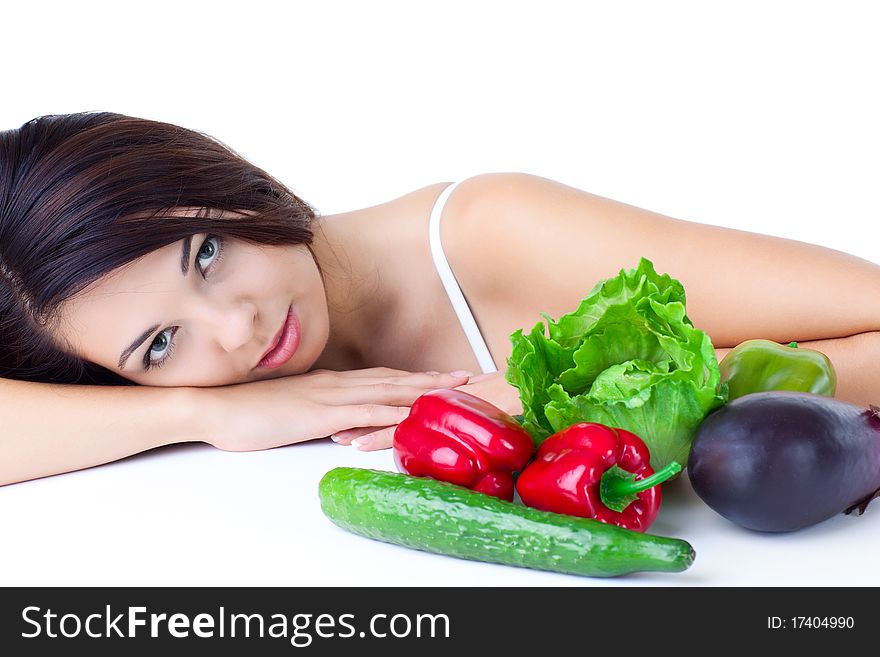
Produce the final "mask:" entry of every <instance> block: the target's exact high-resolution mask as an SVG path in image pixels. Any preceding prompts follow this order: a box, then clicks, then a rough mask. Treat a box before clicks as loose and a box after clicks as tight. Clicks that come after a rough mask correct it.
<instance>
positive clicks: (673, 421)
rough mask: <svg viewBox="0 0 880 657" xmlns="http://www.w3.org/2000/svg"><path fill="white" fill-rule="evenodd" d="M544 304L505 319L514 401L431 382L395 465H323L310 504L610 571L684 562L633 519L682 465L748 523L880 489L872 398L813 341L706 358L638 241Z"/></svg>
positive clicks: (671, 282) (381, 527) (381, 534)
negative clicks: (572, 303)
mask: <svg viewBox="0 0 880 657" xmlns="http://www.w3.org/2000/svg"><path fill="white" fill-rule="evenodd" d="M542 315H543V317H544V318H545V319H546V320H547V334H545V327H544V323H543V322H538V324H536V325H535V327H534V328H532V330H531V332H530V333H528V334H524V333H523V331H522V330H517V331H516V332H514V333H513V334H512V335H511V336H510V339H511V342H512V344H513V350H512V354H511V357H510V358H509V359H508V362H507V364H508V370H507V373H506V380H507V382H508V383H510V384H511V385H513V386H515V387H516V388H517V389H518V391H519V396H520V400H521V401H522V405H523V415H522V416H518V418H513V417H511V416H510V415H508V414H507V413H505V412H503V411H502V410H501V409H499V408H497V407H495V406H493V405H492V404H490V403H489V402H487V401H485V400H482V399H479V398H477V397H475V396H473V395H470V394H468V393H466V392H464V391H462V390H446V389H439V390H432V391H430V392H427V393H425V394H423V395H422V396H421V397H419V398H418V399H417V400H416V401H415V403H414V404H413V405H412V407H411V409H410V413H409V416H408V417H407V418H406V419H405V420H404V421H403V422H401V423H400V424H399V425H398V427H397V429H396V432H395V436H394V445H393V447H394V460H395V463H396V465H397V468H398V470H400V471H401V474H395V473H385V472H378V471H373V470H364V469H360V468H336V469H334V470H332V471H330V472H328V473H327V474H326V475H325V477H324V478H323V479H322V480H321V484H320V486H319V495H320V499H321V506H322V509H323V511H324V513H325V514H326V515H327V516H328V517H329V518H330V519H331V520H332V521H333V522H334V523H336V524H337V525H339V526H341V527H343V528H345V529H347V530H349V531H352V532H354V533H357V534H360V535H363V536H367V537H370V538H374V539H377V540H381V541H387V542H391V543H396V544H398V545H405V546H409V547H413V548H416V549H420V550H428V551H431V552H438V553H441V554H447V555H451V556H456V557H460V558H464V559H476V560H480V561H493V562H497V563H504V564H509V565H515V566H524V567H530V568H541V569H545V570H553V571H558V572H565V573H571V574H577V575H591V576H600V577H606V576H616V575H623V574H626V573H631V572H636V571H643V570H656V571H667V572H679V571H682V570H685V569H687V568H688V567H689V566H690V565H691V564H692V563H693V560H694V551H693V548H692V547H691V546H690V545H689V544H688V543H687V542H686V541H683V540H681V539H677V538H667V537H661V536H652V535H649V534H647V533H646V530H647V529H648V528H649V526H650V525H651V523H652V522H653V521H654V519H655V518H656V517H657V514H658V512H659V510H660V502H661V484H662V482H664V481H666V480H667V479H669V478H670V477H673V476H675V475H676V474H677V473H678V472H679V471H680V470H681V469H682V467H684V466H685V465H687V469H688V476H689V478H690V481H691V484H692V486H693V489H694V491H695V493H696V494H697V495H698V496H699V497H700V498H701V499H702V500H703V501H704V502H706V504H708V505H709V506H710V507H711V508H712V509H714V510H715V511H716V512H717V513H719V514H720V515H722V516H723V517H725V518H727V519H728V520H730V521H732V522H734V523H737V524H739V525H741V526H743V527H745V528H748V529H752V530H757V531H772V532H779V531H793V530H797V529H801V528H804V527H807V526H810V525H813V524H815V523H818V522H821V521H823V520H825V519H827V518H830V517H831V516H834V515H837V514H839V513H841V512H842V511H845V512H846V513H850V512H852V511H855V510H858V511H859V513H863V512H864V511H865V509H866V507H867V506H868V503H869V502H870V501H871V500H872V499H874V498H875V497H877V496H878V495H880V408H878V407H875V406H872V407H871V408H870V409H863V408H861V407H859V406H856V405H853V404H848V403H845V402H842V401H838V400H835V399H833V396H834V393H835V390H836V385H837V376H836V373H835V371H834V367H833V366H832V364H831V361H830V360H829V359H828V358H827V356H825V354H822V353H820V352H818V351H814V350H810V349H801V348H798V347H797V344H796V343H791V344H789V345H787V346H786V345H782V344H778V343H776V342H771V341H769V340H747V341H745V342H743V343H741V344H740V345H737V346H736V347H735V348H734V349H732V350H731V351H730V352H729V353H728V354H727V355H726V356H725V358H724V360H723V361H722V362H721V363H720V364H719V362H718V360H717V357H716V355H715V349H714V347H713V345H712V342H711V340H710V339H709V336H708V335H706V334H705V333H704V332H702V331H700V330H699V329H697V328H696V327H694V325H693V324H692V323H691V321H690V319H688V317H687V314H686V309H685V293H684V288H683V287H682V285H681V283H679V282H678V281H677V280H675V279H674V278H671V277H670V276H668V275H662V276H661V275H659V274H657V272H655V271H654V267H653V265H652V263H651V262H650V261H648V260H646V259H644V258H642V259H641V261H640V262H639V265H638V267H637V268H636V269H633V270H629V271H625V270H621V271H620V273H619V274H618V276H616V277H614V278H609V279H607V280H604V281H600V282H599V283H598V284H597V285H596V286H595V287H594V288H593V289H592V291H591V292H590V293H589V294H588V295H587V296H586V297H585V298H584V299H583V300H582V301H581V302H580V304H579V306H578V308H577V309H576V310H575V311H574V312H572V313H570V314H567V315H563V316H562V317H560V318H559V320H558V321H554V320H553V319H552V318H551V317H549V316H548V315H546V314H543V313H542ZM518 420H519V421H518ZM514 492H516V493H518V494H519V498H520V500H521V502H522V503H517V502H515V501H514Z"/></svg>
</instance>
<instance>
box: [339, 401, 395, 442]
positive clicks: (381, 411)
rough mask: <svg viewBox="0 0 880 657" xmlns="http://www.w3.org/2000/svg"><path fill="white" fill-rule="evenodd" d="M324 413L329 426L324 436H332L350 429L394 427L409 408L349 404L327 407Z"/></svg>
mask: <svg viewBox="0 0 880 657" xmlns="http://www.w3.org/2000/svg"><path fill="white" fill-rule="evenodd" d="M325 413H326V417H327V420H328V422H329V423H330V426H331V429H330V431H328V432H327V433H326V434H325V435H328V436H333V435H338V434H339V433H340V432H342V431H347V430H350V429H358V428H368V427H390V426H396V425H398V424H400V423H401V422H403V420H405V419H406V417H407V415H409V406H384V405H382V404H350V405H347V406H328V407H326V410H325Z"/></svg>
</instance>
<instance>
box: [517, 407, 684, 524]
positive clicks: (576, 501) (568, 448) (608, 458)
mask: <svg viewBox="0 0 880 657" xmlns="http://www.w3.org/2000/svg"><path fill="white" fill-rule="evenodd" d="M650 463H651V455H650V453H649V452H648V448H647V446H646V445H645V443H644V442H642V440H641V438H639V437H638V436H636V435H635V434H634V433H630V432H629V431H624V430H623V429H612V428H610V427H606V426H605V425H603V424H597V423H594V422H579V423H578V424H573V425H572V426H570V427H568V428H566V429H563V430H562V431H559V432H557V433H555V434H553V435H552V436H550V437H549V438H547V439H546V440H545V441H544V442H543V443H541V445H540V446H539V447H538V453H537V454H536V455H535V460H534V461H532V463H530V464H529V465H528V466H527V467H526V468H525V469H524V470H523V471H522V472H521V473H520V475H519V478H518V479H517V482H516V490H517V492H518V493H519V496H520V498H521V499H522V501H523V503H524V504H526V505H528V506H531V507H534V508H536V509H542V510H544V511H554V512H556V513H565V514H567V515H572V516H581V517H585V518H595V519H596V520H601V521H602V522H606V523H609V524H612V525H619V526H621V527H625V528H627V529H633V530H635V531H641V532H643V531H645V530H646V529H647V528H648V527H649V526H650V524H651V523H652V522H654V518H656V517H657V512H658V511H659V510H660V486H659V485H658V484H660V483H661V482H663V481H666V480H667V479H668V478H669V477H671V476H673V475H674V474H675V473H677V472H679V471H680V470H681V465H679V464H678V463H677V462H675V461H673V462H672V463H670V464H669V465H668V466H666V467H665V468H663V469H661V470H659V471H658V472H656V473H655V472H654V470H653V469H652V468H651V465H650Z"/></svg>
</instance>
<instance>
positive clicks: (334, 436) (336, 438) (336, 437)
mask: <svg viewBox="0 0 880 657" xmlns="http://www.w3.org/2000/svg"><path fill="white" fill-rule="evenodd" d="M330 440H332V441H333V442H334V443H338V442H339V441H340V440H342V438H340V437H339V436H337V435H336V434H335V433H334V434H333V435H332V436H330Z"/></svg>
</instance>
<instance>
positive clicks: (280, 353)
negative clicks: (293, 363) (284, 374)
mask: <svg viewBox="0 0 880 657" xmlns="http://www.w3.org/2000/svg"><path fill="white" fill-rule="evenodd" d="M299 337H300V326H299V319H298V318H297V316H296V313H295V312H293V307H292V306H291V307H290V308H288V310H287V319H286V320H285V322H284V326H282V327H281V329H280V330H279V331H278V334H277V335H276V336H275V341H274V342H273V344H274V345H275V346H274V347H272V349H270V350H269V351H268V352H267V353H266V354H265V355H264V356H263V358H262V360H261V361H260V362H259V363H258V364H257V367H258V368H263V369H274V368H276V367H281V366H282V365H284V363H286V362H287V361H289V360H290V357H291V356H293V354H294V352H296V348H297V347H298V346H299Z"/></svg>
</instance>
